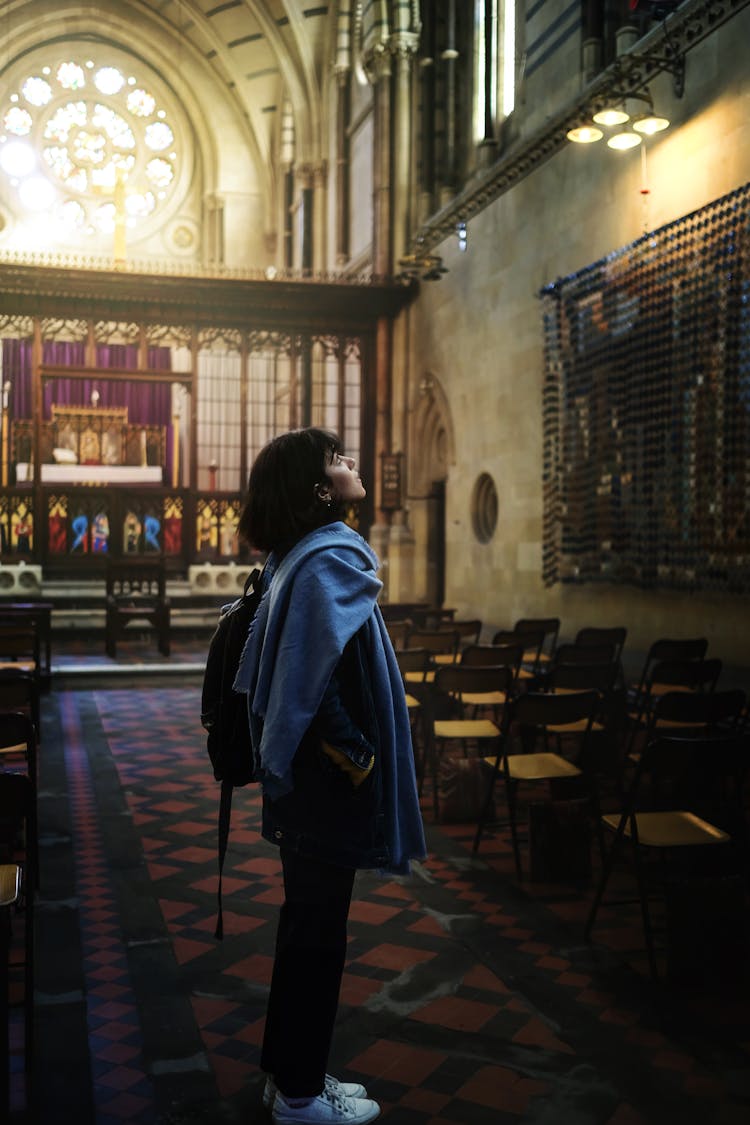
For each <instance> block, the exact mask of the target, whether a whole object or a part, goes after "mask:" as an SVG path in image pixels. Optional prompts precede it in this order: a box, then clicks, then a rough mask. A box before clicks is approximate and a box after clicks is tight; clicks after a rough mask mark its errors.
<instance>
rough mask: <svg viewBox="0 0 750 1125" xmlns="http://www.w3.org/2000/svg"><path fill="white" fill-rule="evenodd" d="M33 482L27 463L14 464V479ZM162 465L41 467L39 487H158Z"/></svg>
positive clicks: (161, 477)
mask: <svg viewBox="0 0 750 1125" xmlns="http://www.w3.org/2000/svg"><path fill="white" fill-rule="evenodd" d="M31 479H32V473H31V466H30V465H29V464H28V462H23V461H22V462H19V463H18V464H17V465H16V480H17V481H19V482H20V483H21V484H25V483H26V481H29V480H31ZM162 479H163V470H162V467H161V465H78V464H72V465H70V464H68V465H64V464H63V465H57V464H51V465H49V464H43V465H42V471H41V481H42V484H161V483H162Z"/></svg>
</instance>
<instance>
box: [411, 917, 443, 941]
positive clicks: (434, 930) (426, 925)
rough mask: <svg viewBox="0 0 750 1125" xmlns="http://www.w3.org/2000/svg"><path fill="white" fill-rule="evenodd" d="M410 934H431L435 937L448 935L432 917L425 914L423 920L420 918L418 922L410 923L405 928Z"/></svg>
mask: <svg viewBox="0 0 750 1125" xmlns="http://www.w3.org/2000/svg"><path fill="white" fill-rule="evenodd" d="M406 928H407V930H409V932H410V933H414V934H433V935H434V936H435V937H441V938H444V937H449V936H450V935H449V934H448V933H447V931H446V930H445V929H444V927H443V926H441V925H440V923H439V922H438V920H437V919H436V918H433V917H432V915H430V914H426V915H425V916H424V918H420V919H419V921H418V922H412V923H411V925H410V926H407V927H406Z"/></svg>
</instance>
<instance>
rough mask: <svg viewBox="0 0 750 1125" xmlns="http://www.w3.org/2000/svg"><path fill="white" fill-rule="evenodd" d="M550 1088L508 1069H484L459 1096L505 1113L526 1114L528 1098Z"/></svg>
mask: <svg viewBox="0 0 750 1125" xmlns="http://www.w3.org/2000/svg"><path fill="white" fill-rule="evenodd" d="M548 1089H549V1087H548V1084H547V1083H546V1082H536V1081H533V1080H531V1079H527V1078H523V1077H521V1076H520V1075H518V1074H517V1073H516V1072H515V1071H513V1070H509V1069H508V1068H507V1067H502V1066H485V1067H481V1068H480V1069H479V1070H478V1071H477V1072H476V1074H474V1075H472V1077H471V1078H470V1079H469V1081H468V1082H466V1083H465V1084H464V1085H463V1086H461V1088H460V1089H459V1090H457V1091H456V1097H459V1098H461V1099H463V1100H464V1101H469V1102H476V1103H477V1104H479V1105H484V1106H487V1107H488V1108H489V1109H497V1110H501V1111H503V1112H505V1113H517V1114H525V1112H526V1110H527V1108H528V1102H529V1099H530V1098H532V1097H539V1096H540V1095H542V1094H544V1093H545V1092H546V1091H547V1090H548Z"/></svg>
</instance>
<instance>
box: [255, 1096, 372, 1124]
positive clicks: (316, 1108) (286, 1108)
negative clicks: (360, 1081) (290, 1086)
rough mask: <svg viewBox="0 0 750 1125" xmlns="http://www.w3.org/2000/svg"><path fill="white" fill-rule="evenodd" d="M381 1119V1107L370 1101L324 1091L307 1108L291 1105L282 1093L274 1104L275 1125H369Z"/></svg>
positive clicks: (273, 1117) (305, 1106)
mask: <svg viewBox="0 0 750 1125" xmlns="http://www.w3.org/2000/svg"><path fill="white" fill-rule="evenodd" d="M379 1116H380V1106H379V1105H378V1103H377V1102H373V1101H370V1099H369V1098H347V1097H344V1095H343V1094H339V1093H338V1092H333V1091H331V1090H328V1089H324V1090H323V1093H322V1094H319V1095H318V1097H317V1098H313V1099H312V1101H310V1102H308V1103H307V1105H289V1103H288V1102H287V1100H286V1098H285V1097H284V1095H283V1094H282V1093H281V1092H278V1093H277V1094H276V1100H275V1101H274V1103H273V1113H272V1119H273V1122H274V1125H367V1122H368V1121H374V1120H375V1118H376V1117H379Z"/></svg>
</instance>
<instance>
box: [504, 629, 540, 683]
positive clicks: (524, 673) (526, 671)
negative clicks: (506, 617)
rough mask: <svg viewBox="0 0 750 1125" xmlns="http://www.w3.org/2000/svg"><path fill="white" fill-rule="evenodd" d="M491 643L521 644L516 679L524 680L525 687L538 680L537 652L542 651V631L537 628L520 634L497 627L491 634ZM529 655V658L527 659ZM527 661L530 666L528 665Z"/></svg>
mask: <svg viewBox="0 0 750 1125" xmlns="http://www.w3.org/2000/svg"><path fill="white" fill-rule="evenodd" d="M492 643H493V645H519V644H520V645H521V666H520V667H519V669H518V672H517V673H516V679H517V680H519V681H521V680H523V681H525V682H526V686H527V687H531V686H532V684H536V683H538V682H539V681H540V679H541V675H540V669H539V666H538V661H537V654H538V653H540V652H541V651H542V645H543V644H544V631H543V630H542V629H537V630H535V631H529V632H528V633H524V634H523V636H520V635H519V634H518V633H516V632H515V631H514V630H513V629H498V630H496V632H495V633H493V635H492ZM529 657H531V660H530V661H529ZM529 663H530V664H531V667H529Z"/></svg>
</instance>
